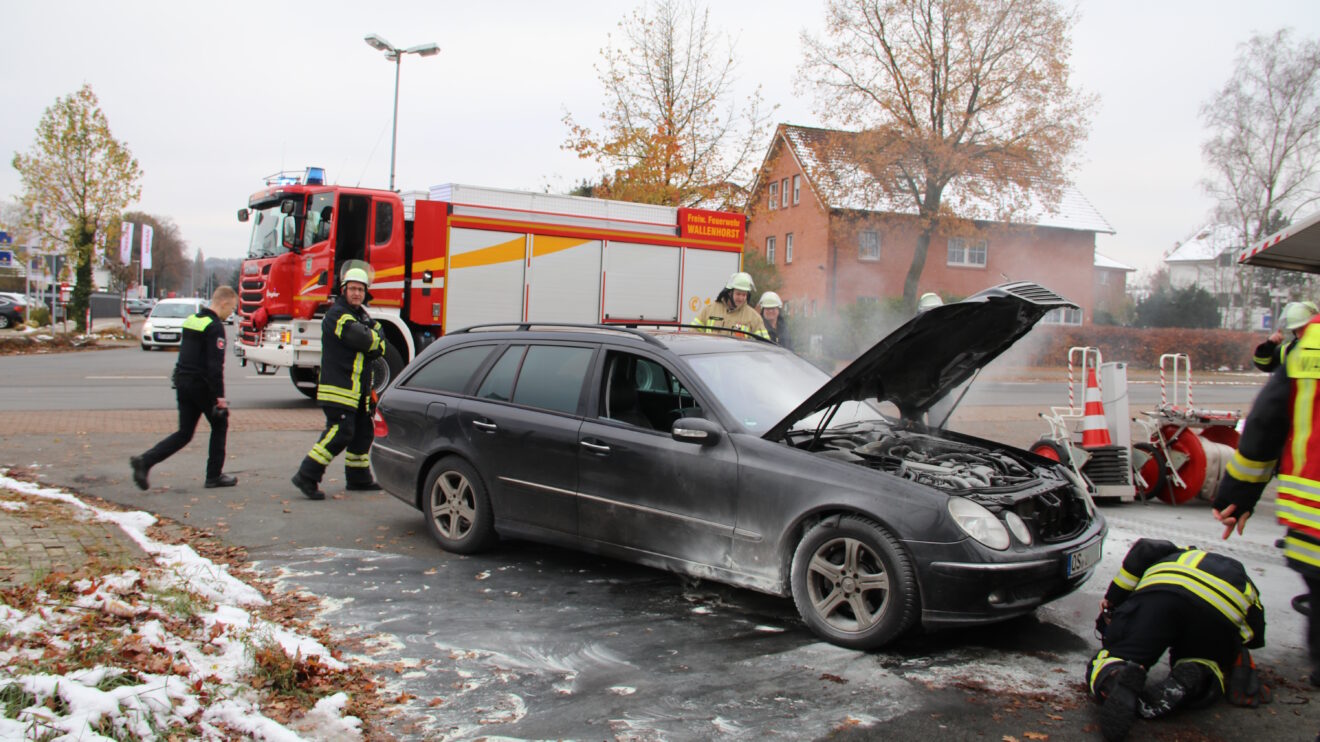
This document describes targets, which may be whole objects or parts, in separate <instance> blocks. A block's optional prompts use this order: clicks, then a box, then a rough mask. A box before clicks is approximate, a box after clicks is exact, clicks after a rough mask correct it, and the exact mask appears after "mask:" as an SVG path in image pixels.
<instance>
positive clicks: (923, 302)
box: [917, 291, 944, 314]
mask: <svg viewBox="0 0 1320 742" xmlns="http://www.w3.org/2000/svg"><path fill="white" fill-rule="evenodd" d="M942 306H944V300H943V299H941V298H940V295H939V294H937V293H935V292H933V291H927V292H926V293H924V294H922V295H921V298H920V299H917V314H921V313H922V312H924V311H926V310H928V309H934V308H935V307H942Z"/></svg>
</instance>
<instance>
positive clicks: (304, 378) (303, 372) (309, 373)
mask: <svg viewBox="0 0 1320 742" xmlns="http://www.w3.org/2000/svg"><path fill="white" fill-rule="evenodd" d="M318 377H319V374H318V373H317V371H316V369H314V368H305V367H302V366H290V367H289V379H290V380H291V381H292V382H293V388H294V389H297V390H298V391H299V392H301V393H302V395H303V396H304V397H306V398H308V399H316V382H317V378H318ZM299 382H302V383H299ZM308 382H310V383H308Z"/></svg>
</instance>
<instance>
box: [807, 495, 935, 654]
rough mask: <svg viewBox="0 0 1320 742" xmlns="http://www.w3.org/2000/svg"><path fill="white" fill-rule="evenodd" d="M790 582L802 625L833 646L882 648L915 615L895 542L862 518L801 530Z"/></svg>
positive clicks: (905, 563) (905, 564)
mask: <svg viewBox="0 0 1320 742" xmlns="http://www.w3.org/2000/svg"><path fill="white" fill-rule="evenodd" d="M791 580H792V588H793V602H794V603H795V604H796V605H797V609H798V613H800V614H801V615H802V619H803V620H804V621H806V623H807V626H808V627H810V628H811V630H812V631H813V632H814V633H815V634H816V635H817V636H820V637H821V638H823V639H825V640H826V641H829V642H831V643H833V644H838V645H839V646H843V647H850V648H853V649H876V648H878V647H881V646H884V645H885V644H888V643H889V642H891V641H893V640H894V639H896V638H898V637H899V636H900V635H902V634H903V632H905V631H907V629H908V628H909V627H910V626H911V625H912V623H913V621H914V620H915V619H916V616H917V611H918V606H917V586H916V576H915V573H914V571H913V569H912V563H911V562H910V561H909V559H908V556H907V554H906V553H905V552H904V551H903V549H902V547H901V546H900V545H899V544H898V541H897V540H896V539H894V537H893V536H891V535H890V534H889V532H887V531H886V530H885V529H884V528H882V527H881V526H880V525H879V524H877V523H875V522H874V521H871V520H869V519H867V518H863V517H860V516H855V515H847V516H842V517H839V518H830V519H827V520H824V521H821V522H820V523H818V524H816V525H815V526H814V527H812V528H811V530H809V531H807V534H806V535H805V536H803V537H802V541H801V542H799V543H798V547H797V550H796V551H795V552H794V554H793V568H792V577H791Z"/></svg>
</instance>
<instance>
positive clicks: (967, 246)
mask: <svg viewBox="0 0 1320 742" xmlns="http://www.w3.org/2000/svg"><path fill="white" fill-rule="evenodd" d="M985 253H986V244H985V240H977V241H976V242H971V243H969V242H968V241H967V240H964V239H963V238H961V237H950V238H949V261H948V262H949V265H970V266H974V267H977V268H984V267H985Z"/></svg>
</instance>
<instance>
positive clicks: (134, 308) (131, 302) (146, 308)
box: [124, 299, 156, 315]
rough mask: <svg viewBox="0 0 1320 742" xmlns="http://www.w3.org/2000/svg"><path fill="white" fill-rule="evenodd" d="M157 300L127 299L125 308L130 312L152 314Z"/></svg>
mask: <svg viewBox="0 0 1320 742" xmlns="http://www.w3.org/2000/svg"><path fill="white" fill-rule="evenodd" d="M155 305H156V302H154V301H152V300H151V299H125V300H124V308H125V309H127V310H128V313H129V314H144V315H145V314H150V313H151V308H152V307H154V306H155Z"/></svg>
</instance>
